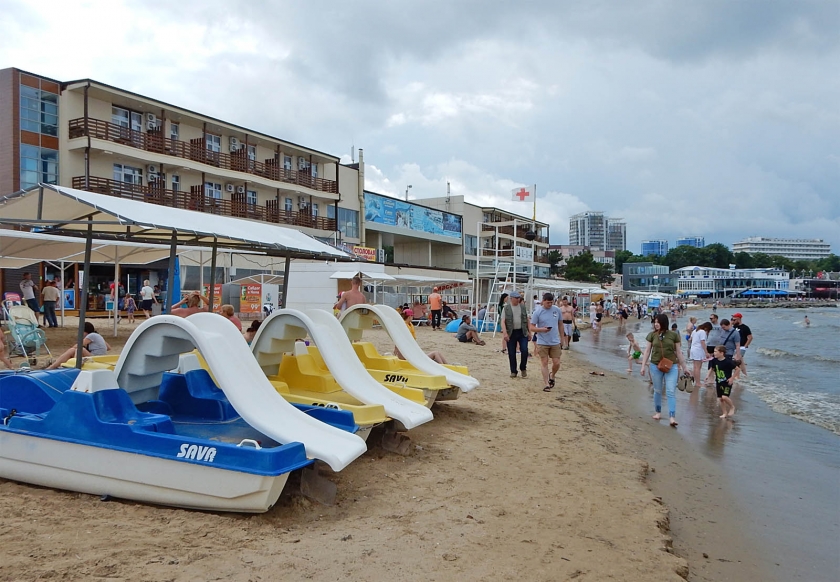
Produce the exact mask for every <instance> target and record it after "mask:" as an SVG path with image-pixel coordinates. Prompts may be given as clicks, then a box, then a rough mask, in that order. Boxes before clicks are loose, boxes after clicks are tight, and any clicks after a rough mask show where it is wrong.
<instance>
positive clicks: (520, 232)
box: [481, 223, 548, 244]
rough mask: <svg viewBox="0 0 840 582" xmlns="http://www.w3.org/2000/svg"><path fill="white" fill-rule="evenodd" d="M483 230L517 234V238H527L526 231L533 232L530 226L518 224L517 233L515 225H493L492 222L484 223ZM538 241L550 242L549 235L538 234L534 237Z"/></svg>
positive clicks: (511, 234) (509, 234) (510, 234)
mask: <svg viewBox="0 0 840 582" xmlns="http://www.w3.org/2000/svg"><path fill="white" fill-rule="evenodd" d="M481 230H482V231H485V232H487V231H495V232H498V233H499V234H506V235H508V236H515V237H516V238H521V239H527V236H526V233H528V232H531V228H530V227H528V226H517V227H516V234H515V235H514V233H513V226H512V225H509V226H493V225H492V224H487V223H483V224H482V225H481ZM534 240H535V241H536V242H540V243H545V244H548V237H547V236H540V235H537V236H536V237H535V239H534Z"/></svg>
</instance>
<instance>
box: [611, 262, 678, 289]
mask: <svg viewBox="0 0 840 582" xmlns="http://www.w3.org/2000/svg"><path fill="white" fill-rule="evenodd" d="M621 282H622V289H624V290H625V291H658V292H661V293H675V292H676V290H677V278H676V276H674V275H672V274H671V269H670V268H669V267H668V266H667V265H654V264H653V263H624V264H623V265H622V266H621Z"/></svg>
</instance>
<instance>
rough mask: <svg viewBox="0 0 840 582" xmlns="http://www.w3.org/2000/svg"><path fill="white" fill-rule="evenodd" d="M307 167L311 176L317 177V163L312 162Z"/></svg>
mask: <svg viewBox="0 0 840 582" xmlns="http://www.w3.org/2000/svg"><path fill="white" fill-rule="evenodd" d="M309 169H310V172H311V175H312V177H313V178H317V177H318V164H312V165H311V166H309Z"/></svg>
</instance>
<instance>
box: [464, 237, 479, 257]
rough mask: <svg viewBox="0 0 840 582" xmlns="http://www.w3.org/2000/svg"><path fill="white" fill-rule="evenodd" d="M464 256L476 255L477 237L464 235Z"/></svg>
mask: <svg viewBox="0 0 840 582" xmlns="http://www.w3.org/2000/svg"><path fill="white" fill-rule="evenodd" d="M464 254H465V255H475V254H478V237H477V236H472V235H471V234H467V235H464Z"/></svg>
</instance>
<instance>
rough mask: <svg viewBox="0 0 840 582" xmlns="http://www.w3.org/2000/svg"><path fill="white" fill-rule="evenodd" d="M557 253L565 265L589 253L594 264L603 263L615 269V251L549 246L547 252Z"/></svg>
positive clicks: (575, 246) (572, 246)
mask: <svg viewBox="0 0 840 582" xmlns="http://www.w3.org/2000/svg"><path fill="white" fill-rule="evenodd" d="M551 251H557V252H559V253H560V256H561V257H562V259H563V260H562V262H563V263H565V262H566V261H568V260H569V259H570V258H572V257H576V256H578V255H580V254H583V253H585V252H586V251H589V252H590V253H592V259H593V260H594V261H595V262H596V263H603V264H605V265H611V266H612V267H613V268H615V251H599V250H598V249H593V248H590V247H585V246H583V245H549V247H548V252H551Z"/></svg>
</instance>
